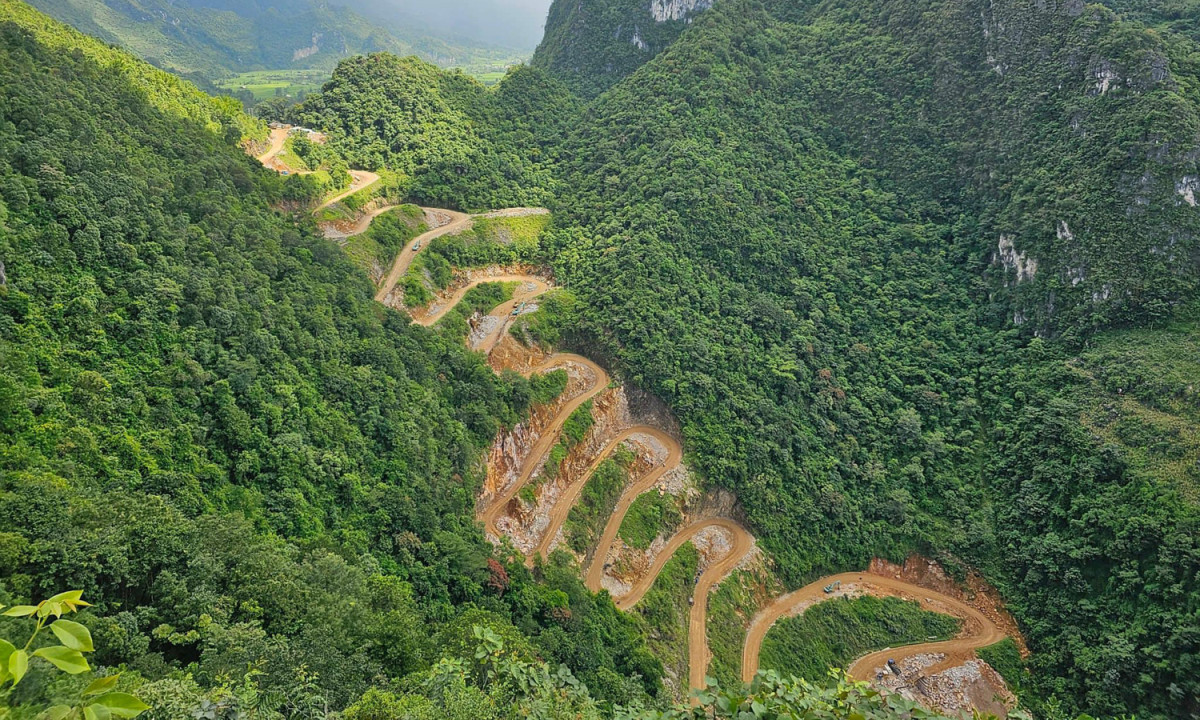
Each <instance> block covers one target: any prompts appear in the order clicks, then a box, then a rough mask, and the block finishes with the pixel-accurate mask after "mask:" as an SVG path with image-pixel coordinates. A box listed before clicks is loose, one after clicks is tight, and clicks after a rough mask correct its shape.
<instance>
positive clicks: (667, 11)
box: [650, 0, 713, 22]
mask: <svg viewBox="0 0 1200 720" xmlns="http://www.w3.org/2000/svg"><path fill="white" fill-rule="evenodd" d="M712 5H713V0H653V1H652V2H651V3H650V14H651V15H653V16H654V21H655V22H666V21H668V20H682V19H684V18H685V17H687V16H688V15H689V14H691V13H692V12H693V11H699V10H707V9H709V8H710V7H712Z"/></svg>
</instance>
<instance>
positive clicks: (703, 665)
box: [614, 518, 754, 688]
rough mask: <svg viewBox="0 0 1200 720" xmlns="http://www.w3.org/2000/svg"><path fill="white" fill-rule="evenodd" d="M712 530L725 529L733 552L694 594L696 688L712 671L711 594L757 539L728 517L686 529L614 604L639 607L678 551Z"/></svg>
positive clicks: (691, 675) (691, 657)
mask: <svg viewBox="0 0 1200 720" xmlns="http://www.w3.org/2000/svg"><path fill="white" fill-rule="evenodd" d="M709 528H719V529H721V530H724V531H725V533H726V534H727V535H728V536H729V540H730V543H731V547H730V550H729V552H727V553H725V554H724V555H723V556H721V559H720V560H718V561H716V562H715V563H713V564H712V565H709V566H708V567H707V568H705V570H704V572H702V573H700V579H699V580H698V581H697V582H696V587H695V589H694V591H693V595H692V598H693V603H692V607H691V612H690V613H688V616H689V617H688V683H689V684H690V686H691V687H693V688H702V687H704V675H705V674H706V673H707V672H708V662H709V659H710V658H711V653H710V652H709V651H708V632H707V629H706V628H707V619H708V593H709V591H711V590H712V589H713V588H714V587H715V586H716V585H717V584H718V583H720V582H721V581H722V580H724V579H725V576H726V575H728V574H729V573H731V572H733V570H734V568H736V567H737V566H738V564H739V563H741V562H742V560H743V559H744V558H745V557H746V555H748V554H749V553H750V550H751V549H753V547H754V538H752V537H751V536H750V533H748V532H746V528H744V527H742V526H741V525H739V524H738V523H736V522H734V521H733V520H729V519H727V518H702V519H700V520H697V521H696V522H694V523H692V524H691V525H688V526H686V527H684V528H682V529H681V530H679V531H678V532H677V533H675V535H673V536H672V537H671V539H670V540H669V541H668V542H667V545H666V547H664V548H663V549H662V551H661V552H659V553H658V555H657V556H655V558H654V563H653V564H652V565H651V566H650V569H649V570H648V571H647V572H646V574H645V575H644V576H643V577H642V578H641V579H639V580H638V581H637V583H635V584H634V585H633V587H632V588H630V590H629V592H628V593H626V594H624V595H622V596H621V597H619V598H617V599H616V600H615V601H614V602H615V603H616V605H617V607H618V608H619V609H621V610H628V609H629V608H631V607H633V606H634V605H636V604H637V603H638V602H639V601H640V600H641V599H642V597H643V596H644V595H645V594H646V592H647V591H649V590H650V588H651V587H653V586H654V581H655V580H657V579H658V575H659V573H661V572H662V569H663V568H664V567H665V566H666V564H667V562H668V561H669V560H670V559H671V558H672V557H674V555H675V552H676V551H677V550H679V548H681V547H683V546H684V544H685V543H689V542H691V541H692V538H694V537H695V536H696V535H697V534H699V533H700V532H701V531H703V530H707V529H709Z"/></svg>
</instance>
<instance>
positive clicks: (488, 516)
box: [479, 353, 608, 537]
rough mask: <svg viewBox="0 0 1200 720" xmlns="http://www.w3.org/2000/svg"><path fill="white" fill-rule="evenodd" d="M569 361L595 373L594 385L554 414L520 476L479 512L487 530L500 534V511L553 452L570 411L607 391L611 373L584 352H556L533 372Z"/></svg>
mask: <svg viewBox="0 0 1200 720" xmlns="http://www.w3.org/2000/svg"><path fill="white" fill-rule="evenodd" d="M568 364H575V365H581V366H583V367H584V368H586V369H587V370H589V371H590V372H591V374H592V384H591V385H590V386H588V388H587V389H586V390H584V391H583V392H581V393H580V394H578V395H576V396H575V397H573V398H571V399H570V400H569V401H567V403H566V404H565V405H563V407H562V410H560V411H559V413H558V415H556V416H555V418H554V422H552V423H551V424H550V427H548V428H546V431H545V432H544V433H542V436H541V437H540V438H538V441H537V443H535V444H534V446H533V448H532V449H531V450H530V451H529V455H528V456H526V458H525V461H524V462H523V463H522V464H521V474H520V475H519V476H518V477H517V481H516V482H514V483H512V484H511V485H510V486H509V487H508V488H507V489H505V490H503V491H501V492H500V493H498V494H497V495H496V497H495V498H494V499H493V500H492V502H491V504H489V505H488V506H487V507H485V508H484V509H483V511H482V512H481V513H480V514H479V515H480V517H479V519H480V520H482V521H483V526H484V529H485V530H486V531H487V532H488V533H490V534H492V535H494V536H496V537H499V536H500V531H499V530H498V529H497V527H496V519H497V518H498V517H500V514H501V513H503V512H504V510H505V509H506V508H507V507H508V504H509V503H510V502H512V499H513V498H514V497H516V496H517V493H518V492H520V491H521V488H523V487H525V485H526V484H528V482H529V479H530V478H531V477H533V473H534V472H535V471H536V470H537V469H538V468H539V467H541V464H542V461H543V460H544V459H545V457H546V453H548V452H550V448H552V447H554V445H555V444H557V443H558V439H559V435H560V434H562V428H563V425H564V424H565V423H566V422H567V418H569V417H570V416H571V413H573V412H575V410H577V409H578V408H579V406H581V405H583V404H584V403H585V402H587V401H588V400H591V399H592V398H594V397H596V396H597V395H599V394H600V393H602V392H604V390H605V388H607V387H608V373H606V372H604V369H603V368H602V367H600V366H599V365H597V364H596V363H594V362H592V361H591V360H588V359H587V358H585V357H583V356H582V355H573V354H569V353H555V354H554V355H551V356H550V357H549V358H547V359H546V361H545V362H543V363H542V364H541V365H540V366H538V367H537V368H536V369H535V370H534V372H544V371H546V370H548V369H550V368H553V367H561V366H563V365H568Z"/></svg>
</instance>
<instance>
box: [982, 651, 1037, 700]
mask: <svg viewBox="0 0 1200 720" xmlns="http://www.w3.org/2000/svg"><path fill="white" fill-rule="evenodd" d="M976 654H977V655H979V658H980V659H981V660H983V661H984V662H986V663H987V664H988V665H991V666H992V667H993V668H994V669H995V670H996V672H998V673H1000V676H1001V677H1003V678H1004V682H1005V683H1006V684H1007V685H1008V687H1009V688H1010V689H1013V690H1014V691H1017V692H1020V690H1021V689H1022V688H1023V687H1024V686H1025V684H1026V682H1027V681H1028V677H1029V671H1028V670H1027V669H1026V668H1025V662H1024V661H1023V660H1022V659H1021V651H1020V650H1019V649H1018V648H1017V644H1016V643H1015V642H1013V639H1012V638H1004V639H1003V640H1001V641H1000V642H998V643H996V644H995V645H988V646H987V647H985V648H979V650H978V651H977V653H976Z"/></svg>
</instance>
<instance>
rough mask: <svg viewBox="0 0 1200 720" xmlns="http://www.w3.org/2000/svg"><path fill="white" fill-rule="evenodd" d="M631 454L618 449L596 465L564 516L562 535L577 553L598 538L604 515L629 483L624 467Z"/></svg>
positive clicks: (602, 526) (622, 448)
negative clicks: (575, 500)
mask: <svg viewBox="0 0 1200 720" xmlns="http://www.w3.org/2000/svg"><path fill="white" fill-rule="evenodd" d="M632 460H633V455H632V453H630V452H629V451H628V450H626V449H625V448H624V447H618V448H617V450H616V452H614V453H613V457H611V458H608V459H606V460H605V461H604V462H602V463H600V464H599V465H597V466H596V471H595V472H594V473H592V476H591V477H590V478H588V479H587V481H586V482H587V484H586V485H584V486H583V492H582V493H580V496H579V500H578V501H577V502H576V503H575V505H573V506H572V507H571V511H570V512H569V513H568V514H567V522H566V524H565V526H564V528H563V532H564V534H565V536H566V539H567V545H568V547H570V548H571V549H572V550H574V551H575V552H577V553H585V552H587V550H588V549H589V548H591V546H592V544H593V543H594V542H595V541H596V540H597V539H598V538H599V537H600V532H601V531H602V530H603V529H604V524H605V523H606V522H607V521H608V516H609V515H610V514H612V511H613V508H614V507H616V504H617V500H618V499H620V497H621V491H622V490H623V489H624V488H625V484H626V483H627V481H628V480H629V473H628V468H629V464H630V462H632Z"/></svg>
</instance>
